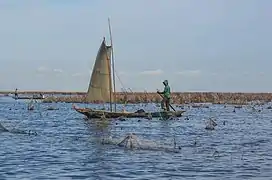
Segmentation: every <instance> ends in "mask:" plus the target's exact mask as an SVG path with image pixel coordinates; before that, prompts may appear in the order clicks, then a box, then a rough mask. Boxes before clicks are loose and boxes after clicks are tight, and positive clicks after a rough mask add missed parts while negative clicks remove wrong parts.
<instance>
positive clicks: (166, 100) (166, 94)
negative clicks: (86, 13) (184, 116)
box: [157, 80, 171, 111]
mask: <svg viewBox="0 0 272 180" xmlns="http://www.w3.org/2000/svg"><path fill="white" fill-rule="evenodd" d="M163 85H164V90H163V92H160V91H157V93H159V94H163V99H162V101H161V108H162V109H164V110H167V111H170V108H169V106H170V105H169V104H170V98H171V96H170V95H171V92H170V86H169V85H168V81H167V80H164V81H163ZM164 105H165V106H166V109H165V108H164Z"/></svg>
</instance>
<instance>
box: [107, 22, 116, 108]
mask: <svg viewBox="0 0 272 180" xmlns="http://www.w3.org/2000/svg"><path fill="white" fill-rule="evenodd" d="M108 22H109V32H110V41H111V52H112V53H111V56H112V58H111V61H112V75H113V77H112V79H113V94H114V98H113V99H114V111H115V112H116V88H115V68H114V54H113V43H112V34H111V25H110V18H108Z"/></svg>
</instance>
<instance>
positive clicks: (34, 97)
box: [12, 97, 44, 100]
mask: <svg viewBox="0 0 272 180" xmlns="http://www.w3.org/2000/svg"><path fill="white" fill-rule="evenodd" d="M12 98H13V99H15V100H16V99H44V98H43V97H12Z"/></svg>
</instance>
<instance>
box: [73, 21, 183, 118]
mask: <svg viewBox="0 0 272 180" xmlns="http://www.w3.org/2000/svg"><path fill="white" fill-rule="evenodd" d="M109 27H110V25H109ZM109 29H110V28H109ZM110 34H111V32H110ZM111 56H112V44H111V46H107V45H106V42H105V38H104V39H103V41H102V43H101V45H100V48H99V51H98V54H97V56H96V60H95V64H94V67H93V71H92V75H91V79H90V83H89V88H88V92H87V97H86V98H87V101H88V102H103V103H104V102H110V111H105V110H95V109H91V108H80V107H76V106H74V105H73V109H75V110H76V111H77V112H79V113H81V114H83V115H85V116H87V117H88V118H90V119H91V118H100V117H102V116H104V117H106V118H118V117H124V118H137V117H138V118H148V119H150V118H152V117H154V118H159V117H162V118H163V119H165V118H167V119H168V118H170V117H180V116H181V115H182V114H183V113H184V112H185V111H182V110H180V111H157V112H145V111H144V110H142V111H139V110H138V111H136V112H125V111H120V112H116V105H115V112H113V111H112V100H113V101H115V97H113V89H112V79H111V78H112V77H111V64H113V62H111V61H112V57H111ZM112 69H113V70H112V71H113V72H114V66H113V67H112ZM113 80H114V74H113ZM113 85H114V86H115V83H114V81H113Z"/></svg>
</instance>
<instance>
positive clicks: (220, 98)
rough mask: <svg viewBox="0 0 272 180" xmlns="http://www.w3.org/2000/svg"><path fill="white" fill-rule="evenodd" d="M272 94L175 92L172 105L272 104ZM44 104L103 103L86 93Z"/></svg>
mask: <svg viewBox="0 0 272 180" xmlns="http://www.w3.org/2000/svg"><path fill="white" fill-rule="evenodd" d="M161 99H162V98H161V97H160V96H159V95H158V94H157V93H154V92H147V93H145V92H134V93H122V92H117V93H116V102H117V103H147V102H154V103H158V102H160V101H161ZM271 100H272V93H221V92H174V93H172V99H171V103H173V104H186V103H213V104H236V105H245V104H248V103H249V102H252V101H260V102H262V103H265V102H270V101H271ZM43 102H46V103H51V102H66V103H101V102H88V101H87V100H86V93H85V94H83V93H80V94H77V95H67V96H54V95H53V96H49V97H47V98H46V99H45V100H43Z"/></svg>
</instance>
